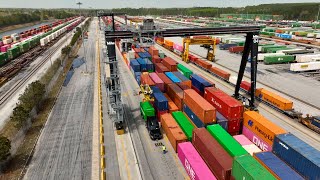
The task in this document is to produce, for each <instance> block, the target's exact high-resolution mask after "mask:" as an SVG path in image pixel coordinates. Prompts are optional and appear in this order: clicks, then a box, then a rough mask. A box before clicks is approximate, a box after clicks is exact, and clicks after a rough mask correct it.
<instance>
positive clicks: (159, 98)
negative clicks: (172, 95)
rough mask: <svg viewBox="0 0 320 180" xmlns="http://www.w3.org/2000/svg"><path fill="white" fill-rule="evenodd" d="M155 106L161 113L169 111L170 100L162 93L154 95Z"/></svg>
mask: <svg viewBox="0 0 320 180" xmlns="http://www.w3.org/2000/svg"><path fill="white" fill-rule="evenodd" d="M153 96H154V105H155V107H157V109H158V110H159V111H165V110H168V109H169V107H168V99H167V98H166V97H165V96H164V95H163V94H162V93H153Z"/></svg>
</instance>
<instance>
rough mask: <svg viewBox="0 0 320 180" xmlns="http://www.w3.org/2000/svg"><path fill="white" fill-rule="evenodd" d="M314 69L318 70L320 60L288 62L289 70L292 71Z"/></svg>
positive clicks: (319, 68)
mask: <svg viewBox="0 0 320 180" xmlns="http://www.w3.org/2000/svg"><path fill="white" fill-rule="evenodd" d="M314 70H320V62H309V63H292V64H290V71H293V72H301V71H314Z"/></svg>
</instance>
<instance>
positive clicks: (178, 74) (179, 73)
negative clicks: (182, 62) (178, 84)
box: [172, 71, 190, 82]
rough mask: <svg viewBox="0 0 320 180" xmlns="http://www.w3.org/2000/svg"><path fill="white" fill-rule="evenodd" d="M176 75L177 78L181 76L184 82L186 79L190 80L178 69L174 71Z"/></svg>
mask: <svg viewBox="0 0 320 180" xmlns="http://www.w3.org/2000/svg"><path fill="white" fill-rule="evenodd" d="M172 73H173V74H174V75H175V76H177V78H179V79H180V80H181V81H182V82H184V81H188V80H190V79H188V78H186V77H185V76H184V75H183V74H182V73H181V72H179V71H176V72H172Z"/></svg>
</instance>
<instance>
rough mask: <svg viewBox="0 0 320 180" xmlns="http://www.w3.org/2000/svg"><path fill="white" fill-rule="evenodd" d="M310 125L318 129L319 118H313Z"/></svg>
mask: <svg viewBox="0 0 320 180" xmlns="http://www.w3.org/2000/svg"><path fill="white" fill-rule="evenodd" d="M311 124H313V125H315V126H317V127H318V128H320V116H315V117H314V119H313V120H312V121H311Z"/></svg>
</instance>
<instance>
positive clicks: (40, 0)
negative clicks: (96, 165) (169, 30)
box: [0, 0, 320, 9]
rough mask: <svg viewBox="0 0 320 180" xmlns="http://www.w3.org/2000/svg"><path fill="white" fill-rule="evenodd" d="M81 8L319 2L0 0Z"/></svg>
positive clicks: (1, 2) (5, 4)
mask: <svg viewBox="0 0 320 180" xmlns="http://www.w3.org/2000/svg"><path fill="white" fill-rule="evenodd" d="M79 1H80V2H82V3H83V5H82V6H81V8H94V9H95V8H99V9H112V8H124V7H133V8H139V7H146V8H147V7H158V8H168V7H195V6H196V7H204V6H205V7H243V6H246V5H258V4H268V3H279V2H281V3H305V2H319V3H320V0H281V1H279V0H225V1H221V0H0V8H77V7H78V6H77V5H76V2H79Z"/></svg>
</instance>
